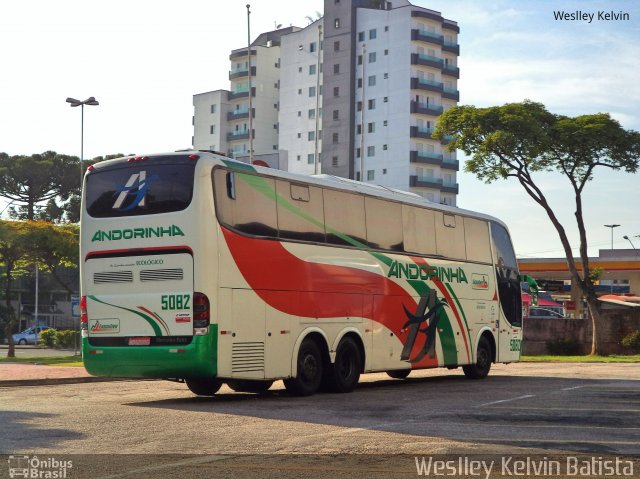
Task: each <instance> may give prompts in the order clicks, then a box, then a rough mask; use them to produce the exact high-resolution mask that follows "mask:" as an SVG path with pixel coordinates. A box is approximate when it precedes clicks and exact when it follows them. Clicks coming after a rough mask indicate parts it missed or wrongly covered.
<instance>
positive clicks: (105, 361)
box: [82, 325, 218, 379]
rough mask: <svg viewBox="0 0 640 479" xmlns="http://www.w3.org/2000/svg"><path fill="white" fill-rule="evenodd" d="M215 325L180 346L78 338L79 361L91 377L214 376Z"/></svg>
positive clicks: (215, 360) (215, 362)
mask: <svg viewBox="0 0 640 479" xmlns="http://www.w3.org/2000/svg"><path fill="white" fill-rule="evenodd" d="M217 333H218V331H217V327H216V326H214V325H211V326H210V331H209V334H208V335H206V336H194V337H193V340H192V341H191V343H190V344H187V345H181V346H113V347H111V346H109V347H107V346H91V345H90V344H89V340H88V338H82V360H83V363H84V367H85V369H86V370H87V372H88V373H89V374H91V375H93V376H103V377H121V378H156V379H166V378H179V379H183V378H211V377H215V376H216V375H217V372H218V371H217V369H218V368H217V347H216V342H217V337H218V334H217Z"/></svg>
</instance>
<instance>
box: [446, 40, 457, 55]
mask: <svg viewBox="0 0 640 479" xmlns="http://www.w3.org/2000/svg"><path fill="white" fill-rule="evenodd" d="M442 51H444V52H451V53H455V54H456V55H460V45H458V44H457V43H456V42H447V41H443V42H442Z"/></svg>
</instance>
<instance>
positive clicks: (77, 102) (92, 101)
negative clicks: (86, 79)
mask: <svg viewBox="0 0 640 479" xmlns="http://www.w3.org/2000/svg"><path fill="white" fill-rule="evenodd" d="M67 103H69V104H70V105H71V107H72V108H74V107H76V106H79V107H82V108H81V111H82V113H81V115H80V190H82V177H83V174H84V171H83V170H82V161H83V160H84V106H85V105H91V106H97V105H99V104H100V103H98V101H97V100H96V99H95V98H94V97H92V96H90V97H89V98H87V99H86V100H84V101H80V100H76V99H75V98H67Z"/></svg>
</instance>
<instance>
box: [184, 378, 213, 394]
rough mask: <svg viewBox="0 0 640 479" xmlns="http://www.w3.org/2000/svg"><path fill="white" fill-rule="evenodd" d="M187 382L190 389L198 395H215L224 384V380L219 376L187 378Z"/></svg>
mask: <svg viewBox="0 0 640 479" xmlns="http://www.w3.org/2000/svg"><path fill="white" fill-rule="evenodd" d="M185 382H186V383H187V387H188V388H189V390H190V391H191V392H192V393H193V394H197V395H198V396H213V395H214V394H215V393H217V392H218V389H220V387H221V386H222V381H221V380H220V379H218V378H204V379H203V378H198V379H186V380H185Z"/></svg>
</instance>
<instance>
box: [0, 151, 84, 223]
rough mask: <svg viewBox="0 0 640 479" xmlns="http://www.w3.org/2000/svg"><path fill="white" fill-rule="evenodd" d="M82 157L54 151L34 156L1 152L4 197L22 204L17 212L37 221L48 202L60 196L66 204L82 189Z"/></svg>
mask: <svg viewBox="0 0 640 479" xmlns="http://www.w3.org/2000/svg"><path fill="white" fill-rule="evenodd" d="M79 186H80V173H79V171H78V158H77V157H75V156H68V155H59V154H58V153H56V152H54V151H46V152H44V153H42V154H35V155H31V156H25V155H17V156H9V155H7V154H6V153H0V196H3V197H5V198H7V199H9V200H12V201H13V202H15V203H16V204H17V205H18V208H17V209H15V208H14V209H13V212H14V213H13V214H14V216H16V217H17V218H19V219H29V220H34V219H36V217H37V216H38V213H39V210H41V209H42V208H43V207H44V203H46V202H47V201H49V200H52V199H56V200H57V201H58V202H61V203H64V202H65V201H67V200H68V199H69V197H70V196H71V195H72V194H73V193H76V194H77V192H78V188H79Z"/></svg>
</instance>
